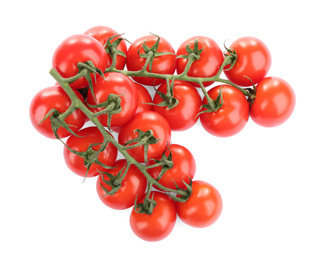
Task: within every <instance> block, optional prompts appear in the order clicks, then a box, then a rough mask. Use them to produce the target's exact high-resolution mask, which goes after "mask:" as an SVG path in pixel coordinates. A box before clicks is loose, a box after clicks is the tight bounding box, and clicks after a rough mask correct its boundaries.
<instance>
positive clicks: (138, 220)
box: [129, 191, 177, 242]
mask: <svg viewBox="0 0 324 260" xmlns="http://www.w3.org/2000/svg"><path fill="white" fill-rule="evenodd" d="M150 198H151V199H152V198H153V199H154V200H155V201H156V203H157V204H156V206H155V207H154V209H153V213H152V214H150V215H148V214H140V213H137V212H135V211H134V210H132V212H131V215H130V219H129V222H130V226H131V229H132V230H133V232H134V233H135V235H137V236H138V237H139V238H141V239H143V240H145V241H150V242H156V241H160V240H162V239H164V238H166V237H167V236H169V235H170V234H171V232H172V230H173V228H174V226H175V223H176V218H177V214H176V207H175V203H174V201H173V200H172V199H170V197H169V196H168V195H166V194H164V193H161V192H157V191H155V192H152V194H151V196H150ZM138 202H143V198H142V200H140V201H138Z"/></svg>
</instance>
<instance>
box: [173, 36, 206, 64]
mask: <svg viewBox="0 0 324 260" xmlns="http://www.w3.org/2000/svg"><path fill="white" fill-rule="evenodd" d="M191 47H192V48H191ZM186 51H187V53H188V54H187V55H180V56H178V57H177V59H178V58H182V59H189V58H190V57H193V59H194V60H199V59H200V54H201V53H202V51H203V48H201V49H199V46H198V38H196V39H195V43H194V44H193V45H187V46H186Z"/></svg>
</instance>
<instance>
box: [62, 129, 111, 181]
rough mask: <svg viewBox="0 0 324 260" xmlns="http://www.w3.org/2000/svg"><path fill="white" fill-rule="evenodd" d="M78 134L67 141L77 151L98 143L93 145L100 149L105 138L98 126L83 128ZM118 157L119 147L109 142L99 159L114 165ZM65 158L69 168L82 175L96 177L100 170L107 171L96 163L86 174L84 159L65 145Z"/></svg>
mask: <svg viewBox="0 0 324 260" xmlns="http://www.w3.org/2000/svg"><path fill="white" fill-rule="evenodd" d="M76 134H77V135H78V136H74V135H71V136H70V137H69V138H68V139H67V141H66V145H67V146H69V147H70V148H71V149H73V150H75V151H77V152H85V151H87V150H88V148H89V147H90V146H91V145H93V144H98V145H94V146H92V149H93V150H94V151H98V150H99V148H100V145H99V144H101V143H102V142H103V141H104V140H103V136H102V134H101V133H100V131H99V130H98V128H97V127H95V126H93V127H87V128H83V129H81V130H80V131H78V132H77V133H76ZM116 158H117V148H116V147H115V146H114V145H113V144H112V143H109V144H108V145H107V147H106V149H105V150H104V151H103V152H101V153H100V154H99V156H98V159H99V161H100V162H101V163H103V164H105V165H108V166H112V165H113V163H114V162H115V161H116ZM64 160H65V163H66V165H67V166H68V167H69V169H70V170H71V171H72V172H74V173H75V174H77V175H79V176H82V177H85V176H87V177H94V176H97V175H99V172H98V170H99V171H105V170H106V169H105V168H104V167H102V166H100V165H98V164H96V163H94V164H92V165H91V166H90V169H89V171H88V174H87V175H86V172H87V168H86V167H85V165H84V159H83V158H82V157H80V156H79V155H76V154H74V153H72V152H71V151H70V150H69V149H68V148H66V147H65V146H64Z"/></svg>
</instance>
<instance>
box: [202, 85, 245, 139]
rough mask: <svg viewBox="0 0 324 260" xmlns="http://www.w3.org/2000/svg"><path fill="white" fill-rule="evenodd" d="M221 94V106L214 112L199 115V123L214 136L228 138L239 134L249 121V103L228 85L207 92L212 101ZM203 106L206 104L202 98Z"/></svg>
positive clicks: (239, 92)
mask: <svg viewBox="0 0 324 260" xmlns="http://www.w3.org/2000/svg"><path fill="white" fill-rule="evenodd" d="M220 88H221V93H222V97H223V102H224V103H223V105H222V106H221V107H220V108H219V109H218V110H217V111H216V112H206V113H202V114H201V115H200V121H201V124H202V126H203V127H204V129H205V130H206V131H207V132H208V133H210V134H212V135H215V136H219V137H229V136H232V135H235V134H237V133H239V132H240V131H241V130H242V129H243V128H244V126H245V125H246V123H247V121H248V119H249V109H250V107H249V103H248V101H247V99H246V97H245V96H244V94H243V93H242V92H241V91H239V90H238V89H236V88H234V87H232V86H230V85H221V86H217V87H214V88H212V89H210V90H209V91H208V95H209V96H210V97H211V98H212V99H213V100H216V98H217V97H218V95H219V91H220ZM203 104H207V99H206V97H204V99H203Z"/></svg>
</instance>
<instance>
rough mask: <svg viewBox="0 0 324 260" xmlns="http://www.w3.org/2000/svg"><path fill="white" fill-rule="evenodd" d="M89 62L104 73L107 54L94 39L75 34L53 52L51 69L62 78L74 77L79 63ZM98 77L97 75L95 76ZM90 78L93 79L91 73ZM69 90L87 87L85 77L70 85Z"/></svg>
mask: <svg viewBox="0 0 324 260" xmlns="http://www.w3.org/2000/svg"><path fill="white" fill-rule="evenodd" d="M89 60H91V61H92V62H93V65H94V66H95V67H96V68H98V69H100V70H101V71H104V70H105V69H106V67H107V63H108V60H107V53H106V51H105V49H104V48H103V46H102V45H101V44H100V42H98V41H97V40H96V39H95V38H93V37H91V36H90V35H86V34H76V35H72V36H70V37H68V38H67V39H65V40H64V41H63V42H62V43H61V44H60V45H59V46H58V47H57V49H56V50H55V52H54V54H53V58H52V67H53V68H54V69H55V70H57V72H59V73H60V75H61V76H62V77H64V78H69V77H73V76H75V75H76V74H77V73H78V71H79V69H78V68H77V64H78V63H79V62H83V63H84V62H86V61H89ZM97 76H98V74H97ZM91 78H92V79H94V76H93V73H92V74H91ZM70 86H71V88H73V89H79V88H85V87H87V86H88V82H87V80H86V79H85V77H82V78H80V79H78V80H76V81H74V82H73V83H71V84H70Z"/></svg>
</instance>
